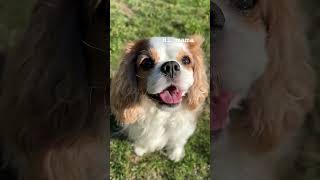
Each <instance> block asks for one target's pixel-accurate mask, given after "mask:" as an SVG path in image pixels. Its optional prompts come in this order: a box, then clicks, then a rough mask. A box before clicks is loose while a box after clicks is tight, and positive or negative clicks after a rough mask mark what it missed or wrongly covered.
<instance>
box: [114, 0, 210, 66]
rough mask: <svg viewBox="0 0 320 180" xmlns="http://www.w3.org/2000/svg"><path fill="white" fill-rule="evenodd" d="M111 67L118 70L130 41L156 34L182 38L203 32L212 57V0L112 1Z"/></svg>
mask: <svg viewBox="0 0 320 180" xmlns="http://www.w3.org/2000/svg"><path fill="white" fill-rule="evenodd" d="M110 5H111V9H110V11H111V12H110V20H111V21H110V27H111V32H110V49H111V50H110V54H111V70H113V71H114V70H116V69H117V66H118V64H119V60H120V58H121V50H122V49H123V47H124V45H125V44H126V43H128V42H129V41H133V40H136V39H141V38H147V37H152V36H175V37H180V38H185V37H189V36H190V35H193V34H200V35H202V36H203V37H205V43H204V49H205V51H206V52H207V53H206V55H207V58H208V57H209V44H210V38H209V36H210V26H209V21H210V13H209V10H210V2H209V1H208V0H201V1H193V0H161V1H139V0H127V1H123V0H120V1H118V0H112V1H111V2H110Z"/></svg>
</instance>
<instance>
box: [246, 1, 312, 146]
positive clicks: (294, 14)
mask: <svg viewBox="0 0 320 180" xmlns="http://www.w3.org/2000/svg"><path fill="white" fill-rule="evenodd" d="M263 11H264V12H263V14H264V19H265V20H266V27H267V28H266V29H267V31H268V32H267V33H268V36H267V37H268V38H267V42H266V47H267V50H268V55H269V62H268V65H267V68H266V70H265V73H264V74H263V76H262V77H261V78H260V79H258V80H257V82H256V83H255V84H254V85H253V87H252V91H251V93H250V95H249V96H250V97H249V100H248V111H249V112H248V113H247V114H248V116H249V117H247V118H245V119H249V120H250V121H249V122H248V123H249V124H248V125H249V127H250V128H252V130H253V132H255V134H254V135H255V136H256V137H258V138H257V142H258V143H259V144H261V147H263V149H265V150H267V149H268V147H272V146H273V145H275V144H276V143H277V142H279V140H280V139H281V138H283V137H285V135H286V134H288V133H289V132H290V131H292V130H294V129H296V128H297V127H300V126H301V125H302V122H303V119H304V118H305V117H304V116H305V115H306V113H307V112H308V111H310V110H311V108H312V105H313V98H314V88H315V78H314V77H315V76H314V72H313V70H312V68H311V66H310V64H309V62H308V61H309V59H310V58H309V52H308V48H307V46H306V39H305V36H304V34H305V32H304V26H303V23H302V22H300V21H299V19H301V17H302V16H301V15H300V14H299V13H298V11H297V9H296V6H295V5H294V2H293V1H290V2H289V1H276V0H272V1H264V4H263Z"/></svg>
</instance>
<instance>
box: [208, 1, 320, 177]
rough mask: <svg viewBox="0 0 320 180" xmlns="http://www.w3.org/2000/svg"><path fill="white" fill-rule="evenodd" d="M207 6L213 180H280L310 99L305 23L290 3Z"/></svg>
mask: <svg viewBox="0 0 320 180" xmlns="http://www.w3.org/2000/svg"><path fill="white" fill-rule="evenodd" d="M211 3H212V17H211V18H212V19H211V26H212V27H211V28H212V31H211V33H212V37H213V42H214V43H213V46H212V51H213V57H212V61H213V64H214V72H213V73H215V75H214V76H213V77H216V78H215V79H212V81H213V82H212V83H213V84H214V85H213V87H215V88H214V90H213V91H214V93H212V97H211V98H212V101H213V103H212V104H213V105H212V108H211V110H212V111H213V113H212V119H213V122H212V128H213V131H214V133H213V145H212V154H213V161H212V163H213V164H214V173H213V178H214V179H218V180H236V179H245V180H256V179H260V180H276V179H281V178H284V177H287V175H288V174H289V172H290V171H291V170H292V168H293V165H294V160H295V157H296V155H297V149H298V148H297V145H298V142H299V139H300V138H299V137H300V135H301V129H302V128H301V127H302V125H303V122H304V120H305V118H306V114H307V113H308V112H310V111H311V110H312V108H313V99H314V94H315V73H314V71H313V69H312V66H311V62H310V54H309V50H308V47H307V45H306V38H305V23H304V22H306V21H305V20H304V18H303V15H302V13H300V12H301V11H299V8H298V4H297V2H296V1H288V0H216V1H214V3H213V2H211Z"/></svg>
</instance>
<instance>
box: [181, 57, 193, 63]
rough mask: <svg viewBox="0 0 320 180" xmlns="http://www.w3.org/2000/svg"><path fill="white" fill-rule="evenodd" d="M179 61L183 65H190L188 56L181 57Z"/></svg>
mask: <svg viewBox="0 0 320 180" xmlns="http://www.w3.org/2000/svg"><path fill="white" fill-rule="evenodd" d="M181 61H182V63H183V64H190V63H191V60H190V58H189V57H188V56H183V58H182V60H181Z"/></svg>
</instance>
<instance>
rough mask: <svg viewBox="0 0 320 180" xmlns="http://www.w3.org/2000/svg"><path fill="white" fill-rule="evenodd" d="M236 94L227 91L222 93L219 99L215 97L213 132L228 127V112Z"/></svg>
mask: <svg viewBox="0 0 320 180" xmlns="http://www.w3.org/2000/svg"><path fill="white" fill-rule="evenodd" d="M233 96H234V94H232V93H231V92H227V91H222V92H221V93H220V95H219V96H218V97H215V102H216V104H215V107H214V108H215V109H214V113H213V116H214V118H213V123H211V124H212V126H213V127H211V128H212V129H213V131H216V130H220V129H223V128H224V126H225V125H226V120H227V117H228V113H229V112H228V110H229V105H230V102H231V100H232V98H233Z"/></svg>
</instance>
